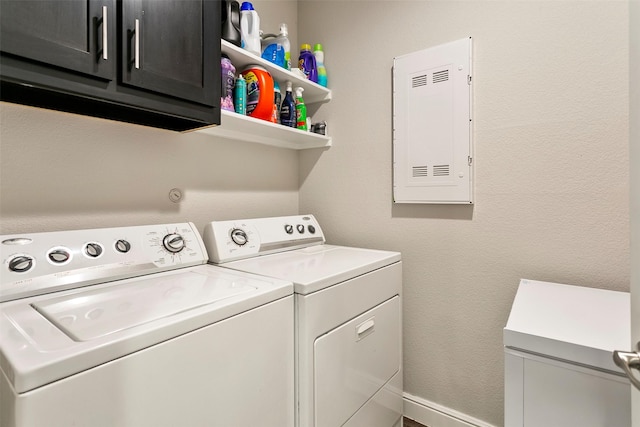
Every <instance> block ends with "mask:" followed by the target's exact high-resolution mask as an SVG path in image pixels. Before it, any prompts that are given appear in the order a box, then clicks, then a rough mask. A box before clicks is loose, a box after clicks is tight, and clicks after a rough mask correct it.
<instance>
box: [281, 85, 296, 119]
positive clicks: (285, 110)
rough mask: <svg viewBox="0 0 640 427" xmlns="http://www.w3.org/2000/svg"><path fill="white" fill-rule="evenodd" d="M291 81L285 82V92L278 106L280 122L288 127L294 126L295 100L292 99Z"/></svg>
mask: <svg viewBox="0 0 640 427" xmlns="http://www.w3.org/2000/svg"><path fill="white" fill-rule="evenodd" d="M292 86H293V84H292V83H291V82H287V93H286V94H285V96H284V99H283V100H282V106H281V107H280V124H282V125H284V126H289V127H292V128H294V127H296V124H297V123H296V102H295V100H294V99H293V93H292Z"/></svg>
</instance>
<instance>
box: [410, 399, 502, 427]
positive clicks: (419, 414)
mask: <svg viewBox="0 0 640 427" xmlns="http://www.w3.org/2000/svg"><path fill="white" fill-rule="evenodd" d="M403 397H404V416H405V417H407V418H411V419H412V420H414V421H417V422H419V423H420V424H424V425H426V426H428V427H495V426H494V425H492V424H488V423H486V422H484V421H481V420H478V419H476V418H473V417H471V416H469V415H467V414H463V413H462V412H458V411H456V410H455V409H451V408H447V407H446V406H442V405H439V404H437V403H434V402H430V401H428V400H426V399H423V398H421V397H417V396H413V395H411V394H409V393H404V394H403Z"/></svg>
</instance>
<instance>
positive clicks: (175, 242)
mask: <svg viewBox="0 0 640 427" xmlns="http://www.w3.org/2000/svg"><path fill="white" fill-rule="evenodd" d="M162 244H163V245H164V248H165V249H166V250H168V251H169V252H171V253H173V254H175V253H178V252H180V251H181V250H183V249H184V247H185V245H186V243H185V241H184V237H182V236H181V235H179V234H177V233H171V234H167V235H166V236H164V239H162Z"/></svg>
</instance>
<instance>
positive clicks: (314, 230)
mask: <svg viewBox="0 0 640 427" xmlns="http://www.w3.org/2000/svg"><path fill="white" fill-rule="evenodd" d="M307 230H309V233H311V234H316V228H315V227H314V226H313V225H307Z"/></svg>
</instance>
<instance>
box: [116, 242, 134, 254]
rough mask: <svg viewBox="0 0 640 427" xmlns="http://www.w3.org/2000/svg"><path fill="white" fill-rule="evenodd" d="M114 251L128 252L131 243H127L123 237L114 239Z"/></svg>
mask: <svg viewBox="0 0 640 427" xmlns="http://www.w3.org/2000/svg"><path fill="white" fill-rule="evenodd" d="M115 246H116V251H118V252H120V253H122V254H126V253H127V252H129V251H130V250H131V243H129V242H128V241H126V240H124V239H119V240H118V241H116V245H115Z"/></svg>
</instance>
